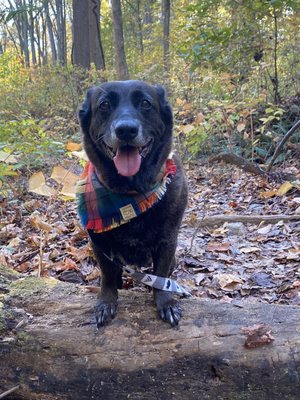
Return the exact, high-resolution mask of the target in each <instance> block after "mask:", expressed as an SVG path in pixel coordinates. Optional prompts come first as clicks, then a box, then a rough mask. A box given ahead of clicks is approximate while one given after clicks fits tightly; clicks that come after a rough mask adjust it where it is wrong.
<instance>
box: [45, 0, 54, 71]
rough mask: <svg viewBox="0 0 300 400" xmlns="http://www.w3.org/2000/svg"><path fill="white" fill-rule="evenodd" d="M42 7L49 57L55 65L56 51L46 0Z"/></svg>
mask: <svg viewBox="0 0 300 400" xmlns="http://www.w3.org/2000/svg"><path fill="white" fill-rule="evenodd" d="M44 9H45V15H46V24H47V31H48V37H49V42H50V48H51V59H52V64H53V65H55V64H56V62H57V51H56V45H55V39H54V33H53V25H52V21H51V18H50V11H49V4H48V0H46V1H44Z"/></svg>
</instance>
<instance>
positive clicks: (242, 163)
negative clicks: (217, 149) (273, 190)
mask: <svg viewBox="0 0 300 400" xmlns="http://www.w3.org/2000/svg"><path fill="white" fill-rule="evenodd" d="M216 161H224V162H226V163H227V164H232V165H236V166H237V167H239V168H241V169H242V170H243V171H245V172H249V173H250V174H254V175H259V176H265V177H268V178H271V179H274V180H281V181H282V180H287V181H293V180H296V179H297V177H296V176H295V175H293V174H290V173H282V172H281V173H278V174H275V173H273V174H271V173H269V172H267V171H264V170H263V169H261V168H260V167H259V166H258V165H256V164H254V163H253V162H251V161H248V160H246V159H245V158H244V157H241V156H238V155H236V154H234V153H220V154H218V155H216V156H213V157H210V158H209V162H216Z"/></svg>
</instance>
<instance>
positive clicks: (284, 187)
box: [277, 181, 294, 196]
mask: <svg viewBox="0 0 300 400" xmlns="http://www.w3.org/2000/svg"><path fill="white" fill-rule="evenodd" d="M293 187H294V185H293V184H292V183H291V182H288V181H286V182H284V183H283V184H282V185H281V186H280V187H279V189H278V190H277V196H284V195H285V194H287V192H288V191H289V190H291V189H292V188H293Z"/></svg>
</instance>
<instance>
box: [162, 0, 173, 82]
mask: <svg viewBox="0 0 300 400" xmlns="http://www.w3.org/2000/svg"><path fill="white" fill-rule="evenodd" d="M170 6H171V5H170V0H162V20H163V59H164V70H165V73H166V75H167V77H168V76H169V74H170Z"/></svg>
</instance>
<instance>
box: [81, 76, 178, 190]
mask: <svg viewBox="0 0 300 400" xmlns="http://www.w3.org/2000/svg"><path fill="white" fill-rule="evenodd" d="M79 120H80V125H81V128H82V131H83V134H84V144H85V149H86V152H87V155H88V157H89V158H90V160H91V161H92V162H93V164H94V165H95V166H96V168H97V169H99V170H100V171H99V172H100V173H101V175H104V177H106V176H107V177H114V179H115V178H116V175H118V179H119V181H120V179H122V178H130V180H131V181H136V183H137V184H138V185H139V186H143V185H142V184H141V183H142V180H144V179H146V180H147V178H148V180H151V179H153V177H154V175H155V174H157V173H158V171H159V170H160V168H161V166H162V164H163V163H164V161H165V160H166V158H167V156H168V154H169V152H170V150H171V142H172V110H171V107H170V105H169V103H168V102H167V100H166V94H165V90H164V88H163V87H162V86H152V85H149V84H147V83H145V82H142V81H120V82H108V83H104V84H103V85H101V86H98V87H93V88H91V89H89V91H88V92H87V96H86V99H85V101H84V103H83V105H82V107H81V109H80V111H79ZM149 169H150V170H151V171H149ZM114 172H115V174H114ZM151 174H153V177H150V175H151ZM150 178H151V179H150ZM123 181H124V179H123ZM139 181H140V183H139Z"/></svg>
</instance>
